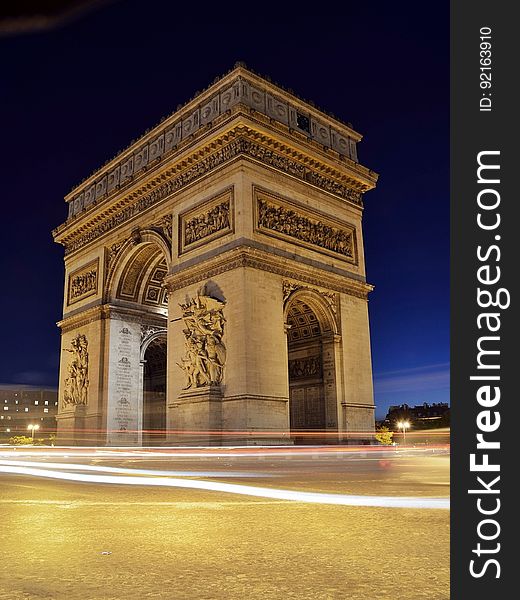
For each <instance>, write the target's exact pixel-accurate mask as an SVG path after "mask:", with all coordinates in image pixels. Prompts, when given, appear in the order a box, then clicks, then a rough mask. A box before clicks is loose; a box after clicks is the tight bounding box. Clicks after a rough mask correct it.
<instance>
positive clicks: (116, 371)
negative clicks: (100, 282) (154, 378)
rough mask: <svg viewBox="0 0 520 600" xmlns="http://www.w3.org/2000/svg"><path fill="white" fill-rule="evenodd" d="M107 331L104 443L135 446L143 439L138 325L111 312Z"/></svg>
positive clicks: (139, 334)
mask: <svg viewBox="0 0 520 600" xmlns="http://www.w3.org/2000/svg"><path fill="white" fill-rule="evenodd" d="M108 332H109V333H108V376H107V423H106V430H107V438H106V443H107V445H108V446H138V445H140V444H141V440H142V437H141V436H142V395H143V393H142V366H141V360H140V341H141V327H140V325H139V324H138V323H135V322H132V321H129V320H125V319H124V316H121V317H120V318H117V317H115V316H111V317H110V325H109V327H108ZM140 403H141V406H140Z"/></svg>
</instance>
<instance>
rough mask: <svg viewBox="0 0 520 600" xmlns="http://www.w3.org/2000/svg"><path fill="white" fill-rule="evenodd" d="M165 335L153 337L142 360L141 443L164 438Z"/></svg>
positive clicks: (154, 442) (151, 442) (144, 443)
mask: <svg viewBox="0 0 520 600" xmlns="http://www.w3.org/2000/svg"><path fill="white" fill-rule="evenodd" d="M166 356H167V341H166V335H161V336H160V337H156V338H154V339H153V340H152V341H151V342H150V343H149V344H148V346H147V348H146V350H145V353H144V360H143V363H144V365H143V437H142V440H143V445H144V446H157V445H161V444H163V443H164V442H165V440H166Z"/></svg>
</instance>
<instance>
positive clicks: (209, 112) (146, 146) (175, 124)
mask: <svg viewBox="0 0 520 600" xmlns="http://www.w3.org/2000/svg"><path fill="white" fill-rule="evenodd" d="M236 105H244V106H245V107H247V109H248V110H251V111H255V112H256V113H258V114H262V115H263V116H264V117H266V118H268V119H270V120H271V121H272V122H273V123H277V124H281V125H285V126H287V127H288V128H290V131H292V132H295V133H296V134H298V133H300V134H301V135H304V136H305V137H306V138H308V139H309V140H315V141H316V142H318V143H319V144H320V145H321V146H322V147H326V148H331V149H333V150H334V151H337V152H338V154H340V155H341V156H344V157H347V158H348V159H349V160H352V161H353V162H355V163H357V162H358V160H357V150H356V143H357V142H359V141H360V140H361V138H362V136H361V135H360V134H359V133H358V132H356V131H355V130H354V129H353V128H352V126H351V124H350V123H345V122H342V121H340V120H338V119H337V118H336V117H334V116H333V115H331V114H327V113H326V112H325V111H322V110H321V109H319V108H317V107H316V106H315V105H314V103H313V102H310V101H306V100H303V99H302V98H299V97H298V96H296V95H295V94H294V93H293V92H292V91H291V90H287V89H285V88H283V87H282V86H279V85H277V84H274V83H273V82H272V81H271V80H270V79H269V78H264V77H261V76H260V75H258V74H256V73H253V72H252V71H251V70H249V69H247V68H245V67H244V66H242V65H237V66H236V68H235V69H233V70H232V71H230V72H229V73H228V74H226V75H225V76H223V77H221V78H217V79H216V80H215V81H214V83H213V84H212V85H210V86H209V87H208V88H206V90H204V91H203V92H201V93H197V94H195V96H194V97H193V98H192V99H191V100H190V101H189V102H187V103H186V104H185V105H184V106H178V107H177V111H176V112H175V113H173V114H171V115H169V116H168V117H166V118H164V119H162V120H161V122H160V123H159V124H158V125H157V126H155V127H153V128H152V129H150V130H147V131H146V132H145V133H144V135H142V136H141V137H140V138H139V139H137V140H136V141H133V142H132V143H131V144H130V145H129V146H128V147H127V148H126V149H125V150H123V151H121V152H120V153H119V154H118V155H116V156H115V157H114V158H113V159H111V160H109V161H107V162H106V163H105V165H103V166H102V167H101V168H99V169H97V170H96V171H94V173H92V175H90V176H89V177H87V178H86V179H85V180H84V181H83V182H82V183H80V184H79V185H78V186H76V187H75V188H74V189H73V190H72V191H71V193H70V194H68V195H67V196H66V200H67V201H68V202H69V203H72V204H74V202H75V201H76V200H81V208H80V207H79V203H78V202H76V205H75V206H74V205H73V206H71V213H75V212H76V209H79V210H83V208H84V207H85V206H88V205H89V204H90V203H91V202H93V201H95V200H97V199H99V198H100V197H102V196H104V195H105V194H106V193H107V191H110V189H112V188H114V187H115V186H117V185H118V184H119V182H120V180H123V179H124V178H127V177H129V176H130V175H131V174H133V172H134V166H137V169H136V170H139V169H141V168H142V167H146V166H147V165H148V164H150V163H153V162H154V161H156V160H160V159H161V158H162V157H163V156H164V155H166V154H168V152H170V151H171V150H172V149H174V148H176V147H177V146H178V145H179V144H181V143H182V142H183V141H185V140H186V139H189V138H191V137H192V136H193V135H194V134H196V133H197V132H198V131H199V130H200V129H201V128H206V127H207V126H208V125H209V126H211V125H212V124H214V123H215V121H218V120H219V119H220V118H221V117H222V116H223V115H226V114H228V113H229V112H230V111H232V110H233V108H234V107H235V106H236ZM134 163H135V165H134ZM125 165H126V166H125ZM81 196H83V197H81Z"/></svg>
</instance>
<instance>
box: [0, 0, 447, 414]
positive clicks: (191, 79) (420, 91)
mask: <svg viewBox="0 0 520 600" xmlns="http://www.w3.org/2000/svg"><path fill="white" fill-rule="evenodd" d="M343 5H344V9H343V10H342V13H341V14H338V13H335V14H333V15H331V14H329V13H325V12H324V13H323V15H322V16H321V17H320V15H317V14H307V15H306V14H305V11H302V10H299V11H298V18H297V19H296V17H295V18H294V19H292V18H286V19H284V20H283V21H274V20H272V21H269V20H262V17H261V16H258V17H257V16H254V12H253V13H252V16H251V17H248V18H247V19H244V22H238V21H234V20H227V19H226V18H225V17H226V16H227V15H226V11H225V10H224V9H223V10H222V11H221V14H222V16H221V17H219V18H217V20H211V21H210V20H207V21H206V20H204V17H203V16H202V15H198V13H199V12H200V9H197V10H195V9H194V11H193V12H191V13H190V14H188V13H180V12H178V10H177V8H176V5H175V3H173V2H169V1H153V0H152V1H148V2H146V3H141V2H136V1H132V0H129V1H125V2H114V3H112V4H109V5H107V6H104V7H101V8H99V9H98V10H96V11H93V12H91V13H88V14H86V15H85V16H83V18H81V19H79V20H76V21H73V22H71V23H69V24H68V25H66V26H62V27H61V28H59V29H54V30H52V31H49V32H46V33H33V34H25V35H18V36H16V37H14V36H11V37H4V38H0V69H1V70H0V72H1V73H2V84H1V86H0V102H1V107H2V113H1V114H2V117H1V120H2V123H1V131H2V149H1V165H2V171H3V176H2V192H3V193H2V196H3V197H2V233H1V238H0V243H1V261H2V262H1V272H2V294H1V295H0V308H1V313H2V315H3V316H4V319H3V327H2V329H3V331H2V333H3V335H2V341H3V343H2V346H1V348H2V349H1V352H2V360H1V361H0V383H33V384H46V385H48V384H57V372H58V360H59V332H58V329H57V328H56V326H55V322H56V321H58V320H59V319H60V317H61V306H62V285H63V250H62V248H61V247H60V246H58V245H55V244H54V243H53V241H52V238H51V233H50V232H51V230H52V229H53V228H54V227H56V226H57V225H58V224H60V223H61V222H63V221H64V220H65V217H66V206H65V203H64V202H63V196H64V195H65V194H66V193H67V192H68V191H70V189H71V187H73V186H74V185H75V184H76V183H78V182H79V181H80V180H82V179H83V178H84V177H86V176H87V175H89V174H90V173H91V172H92V171H93V170H94V169H95V168H97V167H99V166H101V165H102V164H103V163H104V162H105V161H106V160H107V159H109V158H111V157H112V156H114V154H116V152H117V151H118V150H119V149H121V148H123V147H125V146H127V145H128V143H129V142H130V141H131V140H132V139H134V138H136V137H138V136H139V135H141V134H142V133H143V132H144V130H145V129H147V128H149V127H151V126H153V125H155V124H156V123H157V122H158V121H159V120H160V118H161V117H162V116H164V115H167V114H170V113H171V112H173V111H174V110H175V107H176V106H177V105H178V104H179V103H183V102H185V101H186V100H187V99H189V98H190V97H192V96H193V95H194V93H195V92H196V91H197V90H201V89H202V88H204V87H206V86H207V85H209V84H210V83H211V82H212V81H213V79H214V78H215V77H216V76H218V75H221V74H223V73H224V72H226V71H228V70H229V69H230V68H231V67H232V66H233V64H234V63H235V62H236V61H237V60H242V61H245V62H246V63H247V65H248V66H249V67H251V68H252V69H253V70H255V71H257V72H259V73H260V74H263V75H268V76H270V77H271V78H272V79H273V80H274V81H276V82H278V83H280V84H282V85H283V86H285V87H288V88H292V89H293V90H294V91H295V92H296V93H297V94H298V95H300V96H301V97H303V98H306V99H310V100H312V101H314V102H315V103H316V104H317V105H318V106H320V107H321V108H323V109H325V110H327V111H329V112H332V113H334V114H335V115H337V116H338V117H339V118H341V119H342V120H345V121H349V122H351V123H352V124H353V126H354V128H355V129H356V130H358V131H359V132H360V133H362V134H363V135H364V139H363V141H362V142H361V144H359V146H358V150H359V156H360V161H361V163H362V164H364V165H366V166H367V167H369V168H371V169H373V170H374V171H377V172H378V173H379V174H380V180H379V184H378V187H377V189H376V190H374V191H372V192H369V193H368V194H366V196H365V215H364V233H365V247H366V262H367V277H368V280H369V282H370V283H373V284H374V285H375V286H376V289H375V291H374V292H373V293H372V295H371V296H370V304H369V309H370V317H371V331H372V352H373V366H374V380H375V390H376V404H377V405H378V409H377V413H376V414H377V415H378V416H382V415H384V414H385V412H386V409H387V407H388V405H389V404H399V403H402V402H408V403H411V404H413V403H422V402H437V401H446V402H448V401H449V368H448V363H449V12H448V11H449V5H448V3H447V2H436V3H433V4H430V5H428V12H427V11H426V10H425V5H422V4H421V3H417V2H400V3H390V2H385V1H380V2H366V3H359V2H355V3H354V2H352V3H351V2H345V3H343ZM252 19H253V20H252Z"/></svg>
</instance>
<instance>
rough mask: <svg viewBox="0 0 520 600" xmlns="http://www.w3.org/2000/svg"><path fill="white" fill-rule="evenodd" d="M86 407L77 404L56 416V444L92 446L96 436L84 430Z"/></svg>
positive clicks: (95, 441)
mask: <svg viewBox="0 0 520 600" xmlns="http://www.w3.org/2000/svg"><path fill="white" fill-rule="evenodd" d="M86 413H87V407H86V406H85V405H82V404H79V405H77V406H71V407H70V409H67V410H66V411H64V412H62V413H61V414H59V415H57V416H56V421H57V431H56V445H57V446H94V445H96V443H97V438H96V436H95V435H92V434H90V435H89V433H88V432H86V431H85V418H86Z"/></svg>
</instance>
